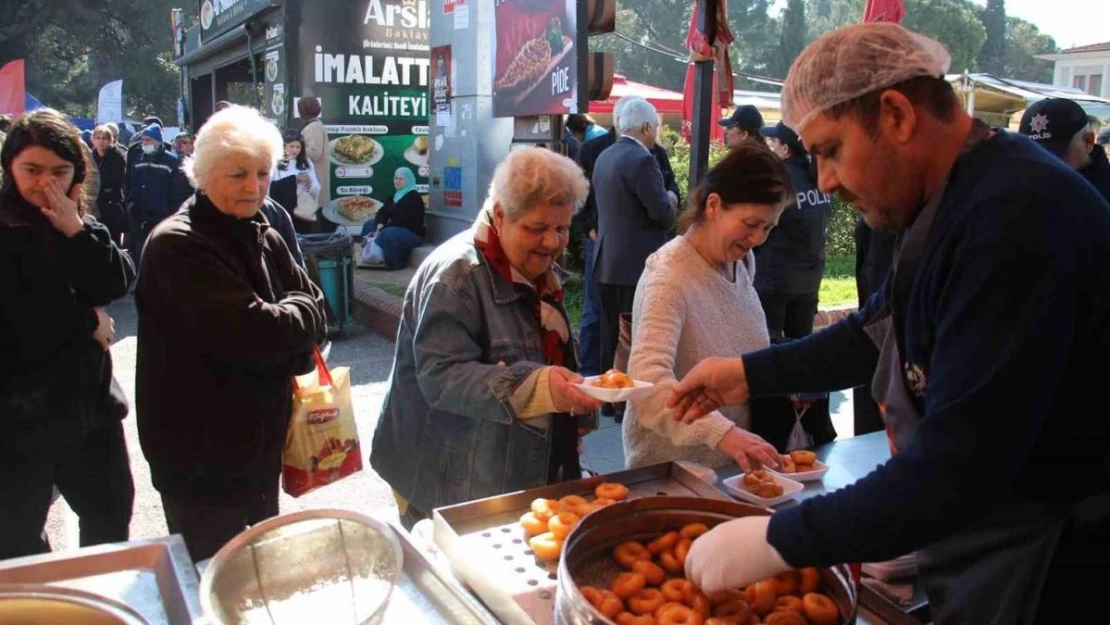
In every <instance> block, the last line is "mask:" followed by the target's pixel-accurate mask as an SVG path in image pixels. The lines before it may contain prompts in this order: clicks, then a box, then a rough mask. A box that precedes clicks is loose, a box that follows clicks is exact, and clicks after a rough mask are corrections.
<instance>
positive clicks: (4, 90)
mask: <svg viewBox="0 0 1110 625" xmlns="http://www.w3.org/2000/svg"><path fill="white" fill-rule="evenodd" d="M26 95H27V88H26V84H25V81H24V73H23V59H17V60H15V61H12V62H10V63H8V64H7V65H5V66H4V67H0V113H7V114H8V115H22V114H23V108H24V106H26V100H25V98H26Z"/></svg>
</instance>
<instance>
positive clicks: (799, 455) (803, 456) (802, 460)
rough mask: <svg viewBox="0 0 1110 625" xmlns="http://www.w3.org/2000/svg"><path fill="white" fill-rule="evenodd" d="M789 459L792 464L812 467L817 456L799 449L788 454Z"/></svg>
mask: <svg viewBox="0 0 1110 625" xmlns="http://www.w3.org/2000/svg"><path fill="white" fill-rule="evenodd" d="M790 459H791V460H793V461H794V464H808V465H812V464H813V463H815V462H817V454H815V453H813V452H812V451H806V450H804V449H799V450H797V451H792V452H790Z"/></svg>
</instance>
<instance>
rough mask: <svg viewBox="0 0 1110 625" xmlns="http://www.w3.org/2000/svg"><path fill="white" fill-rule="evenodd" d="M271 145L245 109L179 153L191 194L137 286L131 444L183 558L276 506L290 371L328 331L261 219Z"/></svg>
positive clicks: (301, 366) (219, 117)
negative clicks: (181, 541)
mask: <svg viewBox="0 0 1110 625" xmlns="http://www.w3.org/2000/svg"><path fill="white" fill-rule="evenodd" d="M281 152H282V141H281V135H280V134H279V133H278V131H277V129H276V128H275V127H274V126H273V125H272V124H270V123H269V122H268V121H266V120H265V119H263V118H262V116H261V115H259V114H258V112H257V111H254V110H252V109H248V108H245V107H242V106H231V107H228V108H225V109H224V110H222V111H220V112H218V113H216V114H215V115H213V116H212V117H210V118H209V119H208V121H207V122H205V124H204V126H202V127H201V129H200V132H199V133H198V134H197V140H196V150H195V152H194V153H193V158H192V159H190V160H187V161H185V168H186V173H187V174H188V176H189V178H190V180H191V181H192V182H194V184H195V186H196V188H197V192H196V194H195V195H194V196H193V198H192V199H190V200H188V201H187V202H186V203H185V206H184V207H182V210H181V211H179V212H177V213H176V214H174V215H172V216H170V217H168V218H166V220H164V221H163V222H162V223H160V224H159V225H158V226H157V227H156V228H155V230H154V233H153V234H152V235H151V237H150V241H149V242H148V243H147V247H146V251H144V252H143V258H142V267H141V269H140V271H139V284H138V287H137V288H136V289H135V303H136V306H137V307H138V311H139V350H138V363H137V369H136V379H135V392H136V395H135V403H136V407H137V409H138V410H137V412H138V420H139V441H140V443H142V446H143V453H144V454H145V455H146V459H147V462H149V463H150V475H151V478H152V481H153V482H154V487H155V488H156V489H158V492H159V493H160V494H161V496H162V506H163V508H164V509H165V513H166V524H167V525H168V526H169V530H170V532H172V533H175V534H182V535H183V536H184V537H185V545H186V546H187V547H188V548H189V553H190V555H191V556H192V557H193V560H195V561H199V560H203V559H206V558H209V557H211V556H212V555H214V554H215V553H216V551H217V550H219V548H220V547H221V546H223V544H224V543H226V542H227V541H228V540H231V539H232V538H234V537H235V535H236V534H238V533H239V532H241V531H243V529H244V528H246V527H247V525H253V524H255V523H258V522H259V521H262V520H263V519H266V518H268V517H271V516H275V515H277V513H278V476H279V474H280V473H281V450H282V447H283V446H284V444H285V430H286V425H287V424H288V423H289V417H290V414H291V411H292V407H293V376H294V375H296V374H302V373H308V372H309V371H311V370H312V369H313V359H312V349H313V346H314V345H315V344H316V343H317V342H318V341H320V340H322V339H323V338H324V333H325V331H326V329H327V321H326V318H325V316H324V296H323V293H322V292H321V291H320V289H318V288H317V287H316V286H314V285H313V284H312V282H311V281H309V279H308V276H307V275H306V274H305V272H304V270H303V269H301V268H300V267H298V266H297V264H296V262H294V260H293V256H292V255H291V254H290V251H289V248H288V246H286V244H285V241H284V240H283V239H282V238H281V236H280V235H279V234H278V232H277V231H276V230H275V229H274V228H272V227H271V225H270V223H269V222H268V221H267V219H266V217H265V213H264V207H265V206H266V205H270V206H271V207H272V206H273V205H272V203H271V202H270V200H268V199H267V198H266V193H267V190H268V188H269V184H270V173H271V171H273V168H274V166H275V164H276V163H277V160H278V157H279V156H280V155H281ZM277 208H278V210H281V208H280V207H277Z"/></svg>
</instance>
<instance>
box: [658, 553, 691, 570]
mask: <svg viewBox="0 0 1110 625" xmlns="http://www.w3.org/2000/svg"><path fill="white" fill-rule="evenodd" d="M659 564H661V565H663V568H664V569H666V570H667V572H668V573H682V572H683V571H684V570H685V565H684V564H683V562H682V560H679V559H678V558H677V557H676V556H675V554H674V550H673V549H668V550H666V551H664V552H663V553H661V554H659Z"/></svg>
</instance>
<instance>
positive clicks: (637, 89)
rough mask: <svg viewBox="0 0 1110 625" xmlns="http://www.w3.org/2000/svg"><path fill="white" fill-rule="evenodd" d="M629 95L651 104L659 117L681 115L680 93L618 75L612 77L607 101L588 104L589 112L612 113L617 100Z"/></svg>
mask: <svg viewBox="0 0 1110 625" xmlns="http://www.w3.org/2000/svg"><path fill="white" fill-rule="evenodd" d="M629 95H638V96H640V97H642V98H644V99H645V100H647V101H648V102H651V105H652V106H654V107H655V110H656V111H657V112H658V113H659V114H660V115H666V114H671V113H673V114H676V115H681V114H682V94H681V93H678V92H677V91H669V90H667V89H660V88H659V87H652V86H651V85H645V84H644V83H641V82H635V81H632V80H629V79H627V78H625V77H624V76H621V75H619V74H618V75H614V76H613V90H612V92H610V94H609V99H608V100H605V101H604V102H590V112H591V113H612V112H613V105H614V104H616V103H617V100H619V99H621V98H623V97H624V96H629Z"/></svg>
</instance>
